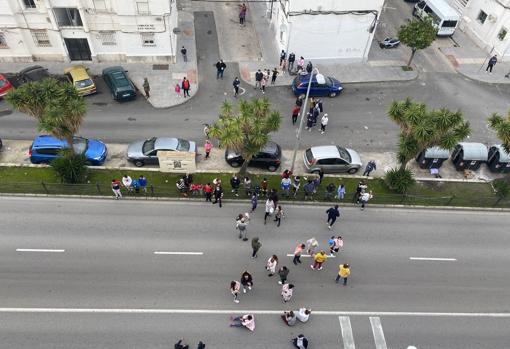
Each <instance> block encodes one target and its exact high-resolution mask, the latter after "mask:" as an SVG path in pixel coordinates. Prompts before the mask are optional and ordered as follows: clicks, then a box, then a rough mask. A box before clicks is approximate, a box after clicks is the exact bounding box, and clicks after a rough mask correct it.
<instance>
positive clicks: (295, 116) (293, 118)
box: [292, 105, 301, 125]
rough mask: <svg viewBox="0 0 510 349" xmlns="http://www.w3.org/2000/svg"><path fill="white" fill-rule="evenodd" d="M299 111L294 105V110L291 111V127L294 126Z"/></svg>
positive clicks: (299, 108)
mask: <svg viewBox="0 0 510 349" xmlns="http://www.w3.org/2000/svg"><path fill="white" fill-rule="evenodd" d="M300 111H301V107H299V106H297V105H295V106H294V108H293V109H292V125H295V124H296V122H297V118H298V116H299V112H300Z"/></svg>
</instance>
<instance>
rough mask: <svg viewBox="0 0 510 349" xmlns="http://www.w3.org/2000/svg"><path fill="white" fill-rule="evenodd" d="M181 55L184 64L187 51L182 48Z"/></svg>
mask: <svg viewBox="0 0 510 349" xmlns="http://www.w3.org/2000/svg"><path fill="white" fill-rule="evenodd" d="M181 54H182V60H183V61H184V63H186V62H187V61H188V50H186V48H185V47H184V46H183V47H182V48H181Z"/></svg>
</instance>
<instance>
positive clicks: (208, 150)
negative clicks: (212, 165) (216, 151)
mask: <svg viewBox="0 0 510 349" xmlns="http://www.w3.org/2000/svg"><path fill="white" fill-rule="evenodd" d="M212 147H213V145H212V143H211V141H210V140H208V139H207V140H206V141H205V144H204V149H205V159H206V160H207V159H209V155H210V154H211V150H212Z"/></svg>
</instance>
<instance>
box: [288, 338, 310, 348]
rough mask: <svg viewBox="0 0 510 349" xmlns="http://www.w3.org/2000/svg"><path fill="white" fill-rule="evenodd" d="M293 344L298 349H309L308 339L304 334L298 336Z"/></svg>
mask: <svg viewBox="0 0 510 349" xmlns="http://www.w3.org/2000/svg"><path fill="white" fill-rule="evenodd" d="M292 344H294V347H296V348H298V349H306V348H308V339H306V337H305V336H304V335H302V334H300V335H299V336H297V337H296V338H294V339H293V340H292Z"/></svg>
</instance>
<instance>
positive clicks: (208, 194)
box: [204, 183, 213, 202]
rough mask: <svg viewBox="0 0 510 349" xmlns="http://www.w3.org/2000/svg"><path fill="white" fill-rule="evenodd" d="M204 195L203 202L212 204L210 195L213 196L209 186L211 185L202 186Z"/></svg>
mask: <svg viewBox="0 0 510 349" xmlns="http://www.w3.org/2000/svg"><path fill="white" fill-rule="evenodd" d="M204 194H205V202H208V201H209V202H212V200H211V199H212V194H213V188H212V186H211V183H207V184H206V185H204Z"/></svg>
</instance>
